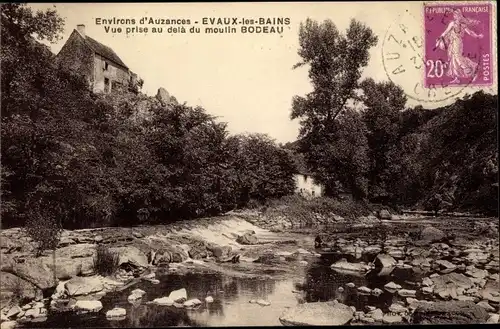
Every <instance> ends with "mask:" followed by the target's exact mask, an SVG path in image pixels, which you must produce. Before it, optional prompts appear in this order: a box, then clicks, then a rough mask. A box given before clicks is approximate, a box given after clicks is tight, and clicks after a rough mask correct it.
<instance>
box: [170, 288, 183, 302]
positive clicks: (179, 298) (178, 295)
mask: <svg viewBox="0 0 500 329" xmlns="http://www.w3.org/2000/svg"><path fill="white" fill-rule="evenodd" d="M168 297H169V298H170V299H171V300H173V301H174V302H176V303H181V302H184V301H186V300H187V291H186V289H184V288H182V289H179V290H174V291H172V292H171V293H170V295H168Z"/></svg>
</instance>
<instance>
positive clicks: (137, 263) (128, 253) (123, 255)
mask: <svg viewBox="0 0 500 329" xmlns="http://www.w3.org/2000/svg"><path fill="white" fill-rule="evenodd" d="M110 250H111V252H116V253H117V254H118V255H119V257H120V258H119V261H118V264H119V266H121V265H124V264H130V265H132V266H134V267H148V258H147V257H146V255H145V254H144V253H143V252H142V251H140V250H139V249H138V248H136V247H134V246H126V247H115V248H111V249H110Z"/></svg>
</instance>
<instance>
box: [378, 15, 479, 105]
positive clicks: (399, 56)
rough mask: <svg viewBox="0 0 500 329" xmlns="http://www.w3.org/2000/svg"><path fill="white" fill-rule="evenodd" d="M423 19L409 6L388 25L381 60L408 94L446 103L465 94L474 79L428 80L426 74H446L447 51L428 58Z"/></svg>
mask: <svg viewBox="0 0 500 329" xmlns="http://www.w3.org/2000/svg"><path fill="white" fill-rule="evenodd" d="M427 32H428V31H425V26H424V21H423V18H422V19H420V20H419V19H417V18H416V17H415V16H413V15H412V14H411V13H410V12H409V11H408V10H407V11H406V12H405V13H404V14H402V15H400V16H399V20H398V21H396V22H394V23H393V24H391V25H390V26H389V28H388V29H387V31H386V34H385V36H384V39H383V41H382V63H383V67H384V71H385V73H386V75H387V77H388V79H389V80H390V81H392V82H393V83H395V84H396V85H399V86H401V87H402V88H403V90H404V92H405V94H406V96H407V97H408V98H411V99H413V100H415V101H418V102H423V103H447V102H446V101H447V100H452V99H455V98H456V97H459V96H460V95H461V94H464V93H465V91H466V89H468V87H469V86H470V85H471V82H472V79H469V80H468V81H464V82H465V83H462V84H460V85H454V84H450V83H446V82H445V80H444V79H442V80H439V79H437V81H434V82H432V83H427V80H426V74H434V75H437V76H443V75H444V74H445V71H446V69H447V66H446V65H447V64H446V63H447V59H446V53H445V52H443V53H442V55H440V56H442V58H439V59H438V60H437V61H428V60H427V61H426V58H425V53H424V52H425V48H426V44H425V34H426V33H427Z"/></svg>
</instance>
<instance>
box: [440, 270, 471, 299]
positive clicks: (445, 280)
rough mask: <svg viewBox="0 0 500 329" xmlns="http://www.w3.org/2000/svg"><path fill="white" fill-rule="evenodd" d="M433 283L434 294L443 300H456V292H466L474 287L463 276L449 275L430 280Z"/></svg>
mask: <svg viewBox="0 0 500 329" xmlns="http://www.w3.org/2000/svg"><path fill="white" fill-rule="evenodd" d="M432 282H433V283H434V294H437V295H439V296H440V297H441V298H443V299H448V298H457V297H458V291H457V290H459V289H460V290H467V289H469V288H472V287H473V286H474V283H473V282H472V281H471V280H470V279H469V278H468V277H466V276H465V275H463V274H458V273H454V272H452V273H449V274H444V275H441V276H437V277H434V278H432Z"/></svg>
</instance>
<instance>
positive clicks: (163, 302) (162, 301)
mask: <svg viewBox="0 0 500 329" xmlns="http://www.w3.org/2000/svg"><path fill="white" fill-rule="evenodd" d="M151 303H152V304H156V305H160V306H172V305H174V301H173V300H172V299H171V298H170V297H161V298H155V299H154V300H153V301H152V302H151Z"/></svg>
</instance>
